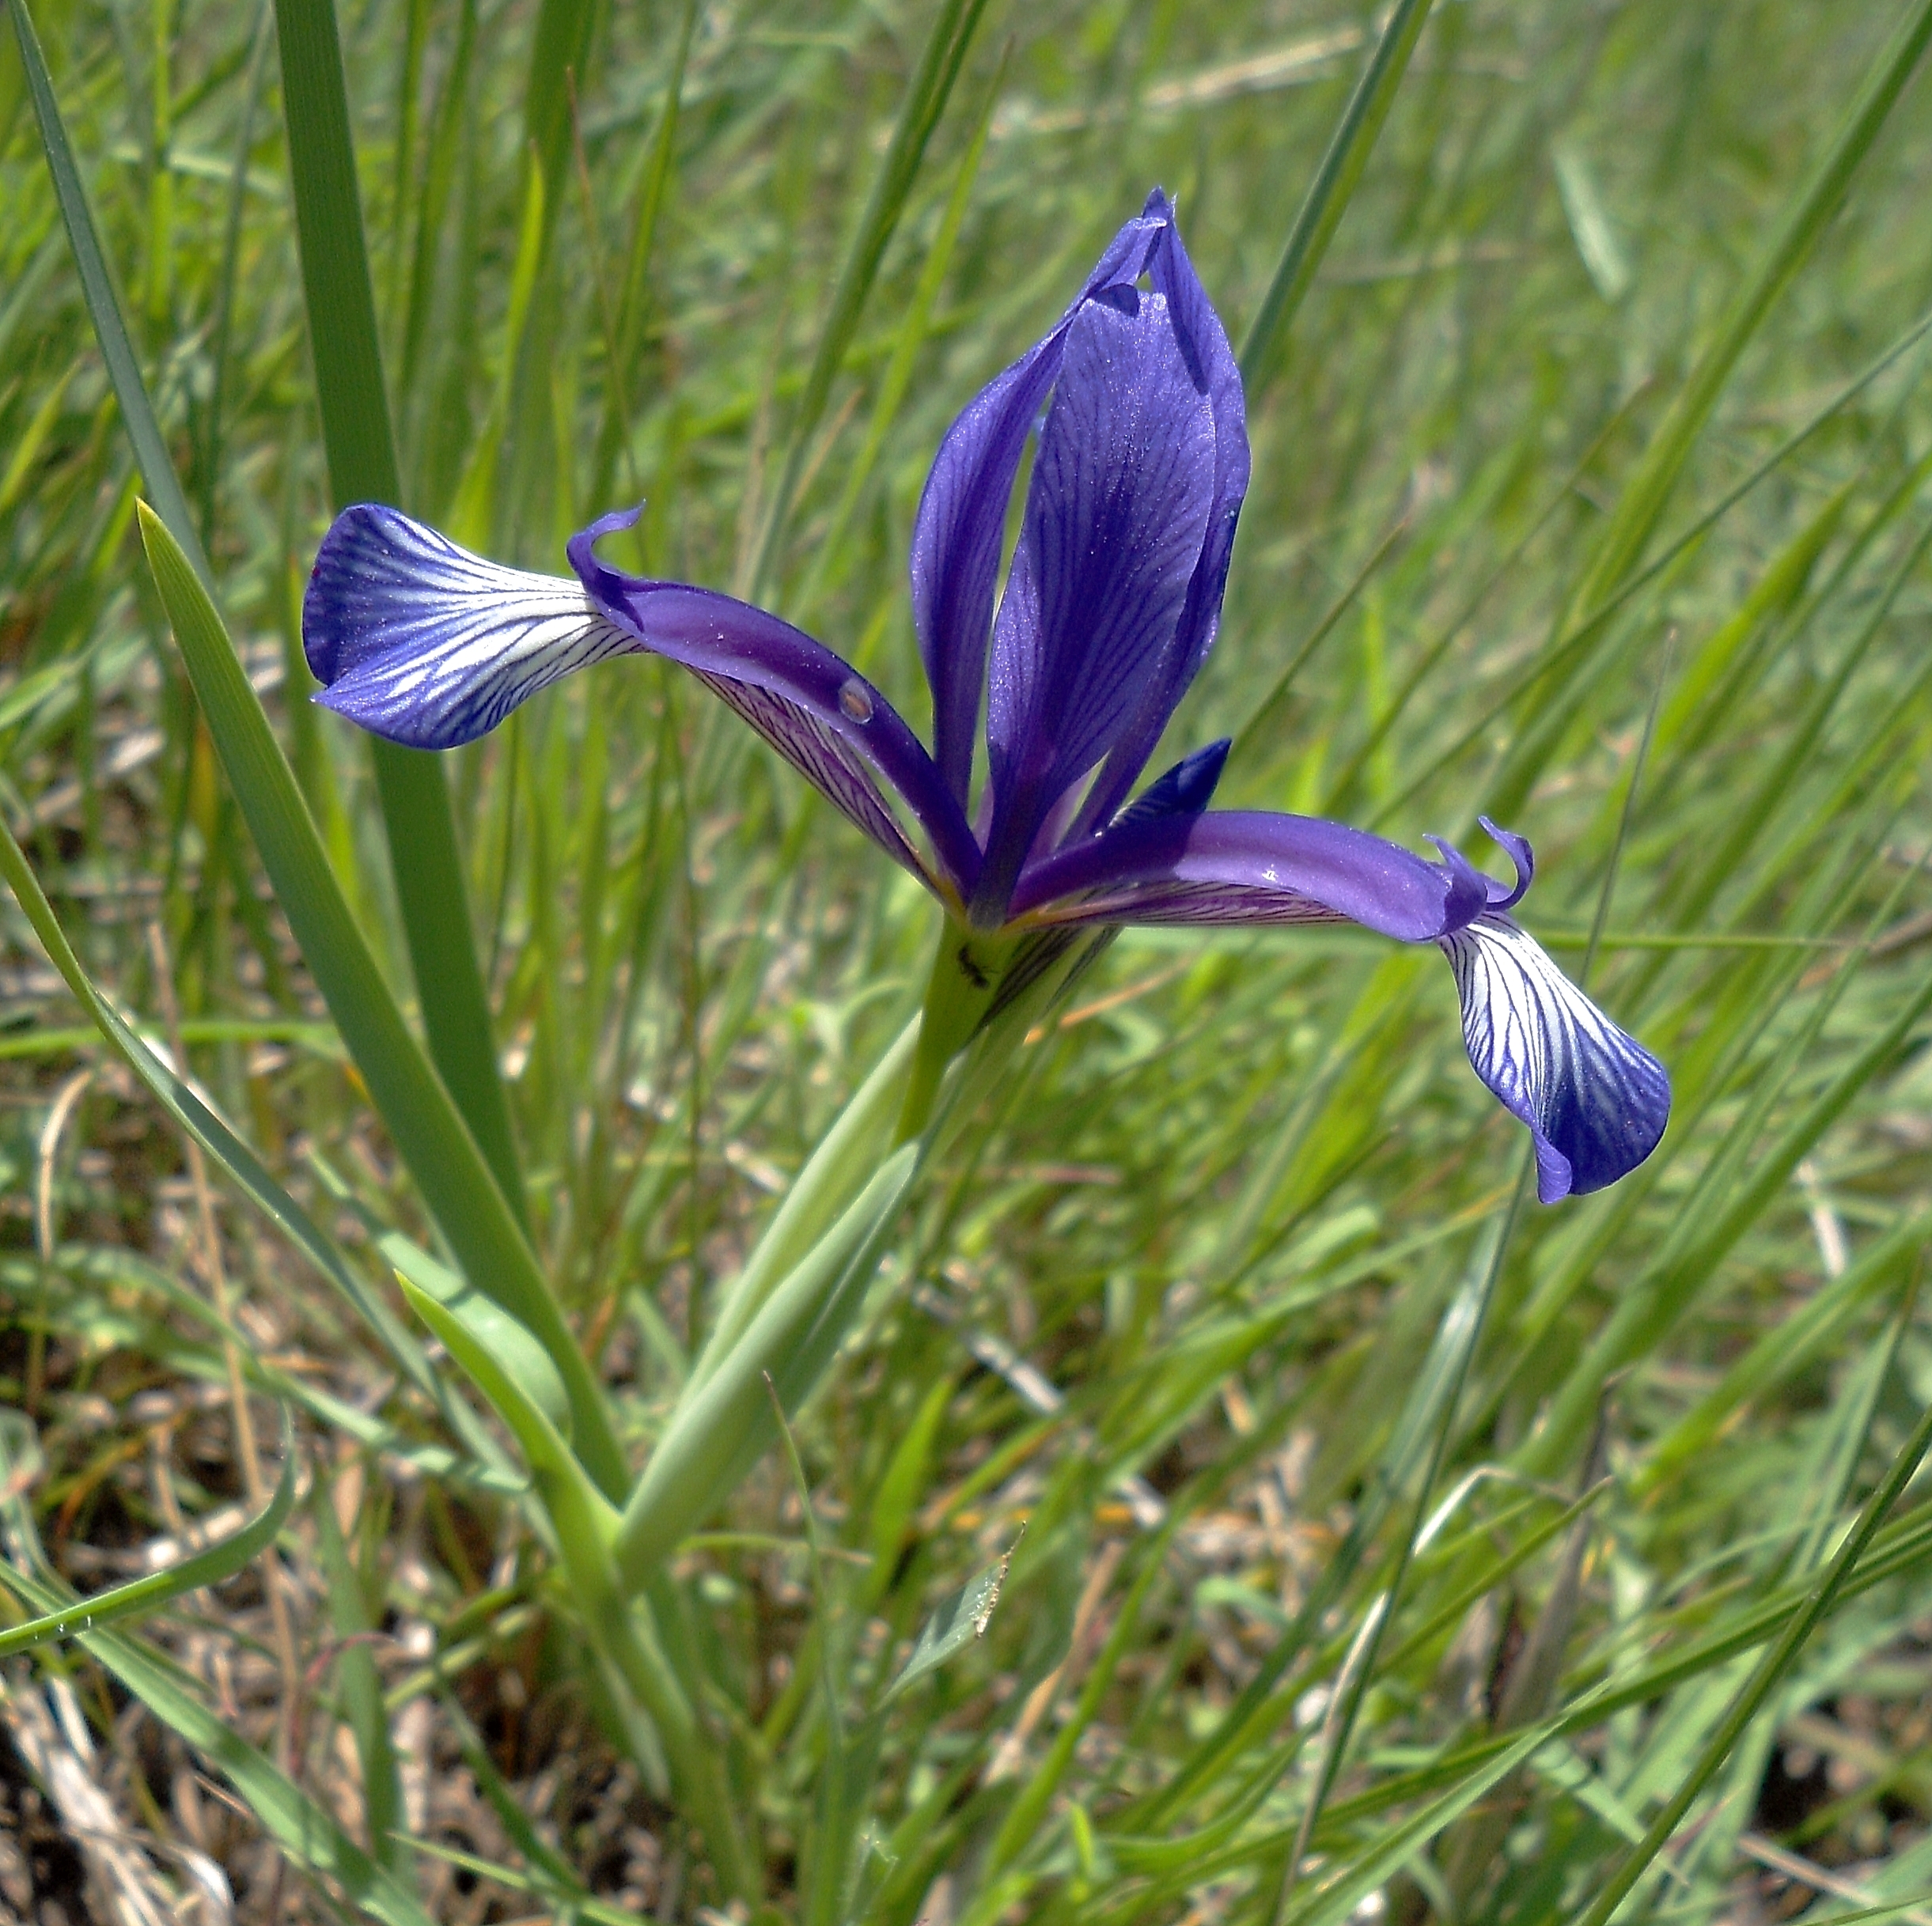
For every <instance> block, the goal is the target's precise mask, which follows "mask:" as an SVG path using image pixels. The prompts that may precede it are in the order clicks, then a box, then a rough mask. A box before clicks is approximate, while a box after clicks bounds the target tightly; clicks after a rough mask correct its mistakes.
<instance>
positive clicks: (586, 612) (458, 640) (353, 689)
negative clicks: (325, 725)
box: [302, 501, 638, 749]
mask: <svg viewBox="0 0 1932 1926" xmlns="http://www.w3.org/2000/svg"><path fill="white" fill-rule="evenodd" d="M302 648H303V650H304V653H305V654H306V655H307V656H308V658H309V668H310V669H311V670H313V672H314V675H315V679H316V681H317V682H319V683H321V684H322V694H320V696H318V697H317V698H316V700H317V701H318V702H322V703H324V704H325V705H326V706H328V707H329V708H331V709H337V710H339V712H340V713H342V714H343V715H345V716H347V717H349V719H350V721H353V722H358V723H360V724H361V725H362V727H363V728H366V729H368V730H369V731H371V732H373V733H374V734H376V735H377V736H387V737H388V740H390V741H391V742H398V743H403V744H407V745H408V747H411V748H412V749H453V748H455V747H457V746H458V745H459V744H463V743H466V742H473V741H474V740H475V739H476V738H477V737H478V736H482V735H485V734H487V732H489V731H490V730H491V729H493V728H495V727H496V725H498V723H499V722H501V721H502V720H503V718H504V717H506V715H508V714H509V713H510V711H511V710H512V709H514V708H515V707H516V706H517V704H518V703H519V702H524V701H526V700H527V699H528V698H529V697H531V696H532V695H534V694H536V692H537V691H538V690H540V689H541V688H544V687H546V686H547V684H549V683H553V682H555V680H556V679H557V678H558V677H559V675H568V674H569V673H570V671H571V670H572V669H576V668H583V667H584V665H585V664H586V663H590V662H599V661H601V660H604V657H607V656H613V655H623V654H626V653H631V652H633V651H635V649H637V648H638V641H637V640H636V638H635V637H633V636H632V635H631V634H628V633H627V631H626V630H623V629H621V628H619V627H618V626H616V624H614V623H612V622H610V621H608V619H606V618H605V617H604V616H603V615H600V613H599V612H598V611H597V609H596V608H594V607H593V606H592V605H591V603H590V600H589V597H588V596H585V593H584V590H583V586H582V585H581V583H578V582H574V581H569V580H568V579H560V578H559V577H556V576H554V575H532V574H529V573H526V572H525V570H523V569H506V568H502V567H500V566H498V564H497V563H495V562H486V561H484V560H483V558H482V557H481V556H479V555H472V554H470V553H469V551H468V550H467V549H462V548H459V547H456V544H455V543H453V542H451V541H449V540H447V539H445V537H443V536H442V535H438V533H437V532H436V531H435V530H434V528H425V527H424V526H423V525H422V523H421V522H419V521H412V520H411V519H410V518H409V517H407V515H404V514H403V513H400V511H399V510H397V509H391V508H385V507H382V506H381V505H379V504H377V503H375V502H367V501H366V502H360V503H358V504H357V505H355V506H354V507H353V508H347V509H343V512H342V513H341V514H339V515H338V516H337V517H335V524H334V525H333V526H332V527H331V528H330V530H329V532H328V534H327V535H325V536H324V537H323V540H322V547H321V549H320V551H319V552H318V553H317V554H316V563H315V567H314V569H313V571H312V572H311V573H310V575H309V588H308V591H307V592H306V593H305V596H303V598H302Z"/></svg>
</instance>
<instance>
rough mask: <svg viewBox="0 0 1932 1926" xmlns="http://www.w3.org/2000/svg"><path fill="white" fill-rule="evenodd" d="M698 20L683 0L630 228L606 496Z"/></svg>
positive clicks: (601, 492) (600, 457)
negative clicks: (654, 129) (687, 64)
mask: <svg viewBox="0 0 1932 1926" xmlns="http://www.w3.org/2000/svg"><path fill="white" fill-rule="evenodd" d="M697 24H698V0H684V6H683V9H682V10H681V11H680V13H679V15H678V23H677V40H676V44H675V46H674V47H673V48H672V55H671V71H670V73H669V75H668V76H667V77H666V78H665V84H664V104H663V106H662V107H661V108H659V109H658V111H657V132H656V134H654V135H653V138H652V140H651V145H650V157H649V158H648V159H647V160H646V162H645V165H644V179H643V180H642V184H640V185H639V187H638V200H637V214H636V217H635V219H634V220H633V221H632V223H631V251H630V255H629V257H628V259H627V261H626V263H625V266H624V279H623V293H622V294H621V296H620V297H619V301H618V304H617V339H616V342H615V344H614V351H615V353H616V361H615V362H614V364H613V365H612V368H611V369H610V371H609V373H608V376H607V378H606V384H605V392H604V422H603V426H602V427H601V428H600V429H599V431H598V434H597V460H596V462H595V464H593V468H592V471H591V472H592V476H593V482H592V489H591V494H592V498H593V500H596V501H604V499H605V498H607V497H608V494H609V493H610V488H611V478H612V474H613V473H614V472H615V471H616V467H617V455H618V451H619V448H621V447H622V446H623V439H624V437H625V436H626V434H627V433H629V431H630V426H631V423H630V410H631V379H632V376H633V375H634V374H635V371H636V368H637V358H638V346H639V344H640V342H642V339H643V337H644V319H645V314H646V309H647V308H648V307H649V305H650V268H651V262H652V259H653V255H654V252H655V250H656V247H657V218H658V216H659V214H661V213H662V211H663V209H664V197H665V190H666V189H667V188H668V187H669V185H670V182H671V168H672V162H673V161H675V159H676V155H677V129H678V120H679V115H680V108H681V107H682V104H683V100H684V69H685V66H686V63H687V62H688V61H689V59H690V58H691V32H692V30H693V28H695V27H696V25H697Z"/></svg>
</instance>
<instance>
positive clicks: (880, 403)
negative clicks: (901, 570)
mask: <svg viewBox="0 0 1932 1926" xmlns="http://www.w3.org/2000/svg"><path fill="white" fill-rule="evenodd" d="M1006 60H1007V55H1006V54H1005V53H1002V55H1001V56H1000V61H999V65H998V67H997V68H996V69H995V70H994V74H993V78H992V80H991V82H990V83H989V84H988V85H987V89H986V100H985V103H984V104H983V106H982V107H981V108H980V110H979V120H978V122H977V123H976V124H975V127H974V128H973V136H972V141H971V142H969V143H968V146H967V149H966V153H965V157H964V159H963V160H961V161H960V165H959V171H958V172H957V173H956V174H955V175H954V176H953V192H952V194H951V195H950V196H949V198H948V199H947V202H946V206H945V214H943V215H942V216H941V219H940V222H939V232H938V233H937V234H935V235H934V236H933V244H932V246H931V248H930V249H929V250H928V251H927V253H926V264H925V266H924V267H922V268H921V269H920V270H919V285H918V286H917V287H915V289H913V294H912V303H911V306H910V307H909V308H907V310H906V318H905V321H904V323H903V325H902V326H901V327H900V331H899V338H898V339H897V340H896V341H895V342H893V344H892V360H891V361H890V362H889V363H888V365H887V367H886V370H885V379H884V380H882V381H881V383H880V384H879V395H878V399H877V401H875V402H874V403H873V409H872V419H871V420H870V421H869V422H868V423H867V424H866V439H865V441H864V442H863V443H862V445H861V446H860V448H859V451H858V455H857V456H856V457H854V460H853V462H852V464H851V467H850V468H849V469H848V470H847V473H846V478H845V486H844V487H843V490H841V491H840V492H839V501H838V505H837V506H836V507H835V508H834V509H833V510H832V520H830V522H828V524H826V528H825V532H824V534H823V535H820V536H819V537H818V538H817V543H816V554H815V555H814V557H813V563H812V572H811V573H810V574H809V576H808V577H806V578H805V586H804V587H803V588H801V589H800V590H799V592H798V596H797V611H796V613H797V619H798V620H799V621H800V622H809V621H810V620H811V619H812V614H813V607H814V606H815V604H816V602H817V600H818V597H819V595H820V591H821V590H822V589H823V588H824V582H825V578H826V575H827V573H828V570H829V569H830V568H831V567H832V565H833V563H834V562H835V560H836V558H837V556H838V554H839V548H840V547H841V545H842V543H843V541H844V539H845V532H846V529H847V528H848V527H849V526H850V523H851V520H852V517H853V514H854V512H855V511H856V510H857V509H858V504H859V498H860V497H861V496H862V495H863V494H864V493H865V491H866V484H867V483H868V482H869V481H870V480H871V479H872V473H873V469H874V468H875V467H877V465H878V460H879V456H880V453H881V450H882V449H883V448H885V438H886V436H887V435H888V433H890V432H891V430H892V423H893V422H894V421H895V420H896V419H897V418H898V414H899V409H900V403H903V401H904V399H905V398H906V391H907V388H910V387H911V384H912V369H913V364H914V363H915V361H917V359H918V358H919V349H920V347H921V346H922V344H923V342H924V341H925V339H926V329H927V327H928V326H929V325H930V323H931V321H932V316H933V305H934V302H935V301H938V298H939V290H940V288H941V286H943V285H944V283H945V278H946V270H947V269H948V268H949V267H950V266H951V265H952V264H953V248H955V247H956V246H957V244H958V241H959V236H960V227H961V225H963V224H964V221H965V218H966V209H967V206H968V202H970V201H971V199H972V185H973V183H974V182H975V180H977V179H978V178H979V163H980V161H981V160H982V159H983V157H984V156H985V153H986V143H987V135H988V134H991V132H992V131H993V109H994V108H995V107H996V106H997V105H998V103H999V95H1000V89H1001V87H1002V85H1003V83H1004V82H1005V80H1006Z"/></svg>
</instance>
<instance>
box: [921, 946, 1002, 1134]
mask: <svg viewBox="0 0 1932 1926" xmlns="http://www.w3.org/2000/svg"><path fill="white" fill-rule="evenodd" d="M1013 948H1014V942H1013V938H1012V937H1006V936H994V937H983V936H979V935H978V934H976V933H975V932H973V931H972V930H970V929H967V928H965V927H964V925H962V924H959V923H956V922H954V921H953V919H952V918H950V917H948V918H946V921H945V927H944V928H943V929H941V931H940V933H939V948H938V952H937V953H936V954H935V955H934V958H933V971H932V974H931V976H930V978H928V979H927V982H926V1007H925V1009H924V1011H923V1012H922V1014H921V1016H920V1018H919V1046H918V1050H917V1051H916V1052H915V1055H914V1057H913V1060H912V1076H911V1080H910V1081H908V1083H907V1085H906V1099H905V1102H904V1103H903V1106H902V1107H901V1108H900V1113H899V1131H898V1134H897V1136H896V1137H895V1138H894V1140H893V1141H895V1142H896V1143H900V1144H907V1143H910V1142H911V1141H912V1139H913V1138H914V1137H917V1136H919V1134H920V1133H921V1132H922V1131H923V1130H924V1129H925V1128H926V1125H927V1124H928V1123H929V1122H931V1120H932V1114H933V1099H934V1098H935V1097H936V1096H937V1095H938V1094H939V1080H940V1078H941V1077H942V1076H944V1075H945V1067H946V1065H948V1064H949V1063H950V1062H951V1061H953V1058H955V1057H957V1055H958V1054H959V1053H960V1051H961V1050H964V1048H965V1047H966V1046H967V1044H968V1043H969V1042H971V1041H972V1034H973V1032H974V1031H975V1030H977V1029H978V1028H979V1025H980V1024H981V1022H982V1021H983V1020H984V1018H985V1016H986V1013H987V1011H988V1010H990V1009H991V1008H992V1007H993V997H994V992H995V991H996V990H997V989H998V988H999V980H1000V978H1001V977H1002V974H1005V971H1006V966H1007V964H1008V963H1010V962H1011V961H1012V959H1013Z"/></svg>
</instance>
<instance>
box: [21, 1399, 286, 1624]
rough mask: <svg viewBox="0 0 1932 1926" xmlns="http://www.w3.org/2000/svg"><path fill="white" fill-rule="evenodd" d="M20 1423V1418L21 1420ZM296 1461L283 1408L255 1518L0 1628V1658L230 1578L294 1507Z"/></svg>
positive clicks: (151, 1609)
mask: <svg viewBox="0 0 1932 1926" xmlns="http://www.w3.org/2000/svg"><path fill="white" fill-rule="evenodd" d="M9 1415H11V1414H9ZM21 1422H22V1423H23V1424H24V1423H25V1419H24V1418H23V1419H21ZM7 1455H8V1456H9V1457H10V1458H17V1456H18V1453H17V1451H9V1452H8V1454H7ZM297 1464H298V1460H297V1456H296V1452H295V1432H294V1427H293V1426H292V1425H290V1422H289V1415H288V1413H287V1411H286V1409H285V1410H284V1411H283V1412H282V1476H281V1478H280V1480H279V1481H278V1482H277V1484H276V1485H275V1496H274V1497H272V1498H271V1499H270V1500H269V1501H268V1503H267V1505H266V1506H265V1507H264V1508H263V1510H262V1511H261V1512H260V1513H259V1515H257V1516H256V1517H254V1518H252V1519H249V1521H248V1523H247V1524H245V1525H244V1526H243V1527H241V1530H240V1531H235V1532H231V1533H230V1534H229V1535H228V1537H226V1538H223V1539H222V1542H220V1543H219V1544H218V1545H210V1546H207V1547H206V1549H205V1550H202V1551H199V1552H196V1553H195V1554H194V1555H193V1556H192V1557H188V1558H184V1559H183V1560H182V1561H181V1562H180V1564H179V1565H169V1567H168V1568H166V1569H165V1571H161V1572H150V1573H149V1575H148V1576H146V1578H137V1579H131V1580H129V1581H128V1583H127V1584H125V1585H116V1586H115V1587H113V1588H112V1590H111V1591H97V1592H96V1593H95V1594H94V1595H93V1597H91V1598H86V1599H76V1600H75V1601H74V1602H73V1604H71V1605H69V1606H60V1607H58V1608H56V1609H55V1610H51V1611H46V1612H43V1613H42V1614H40V1617H39V1618H30V1619H28V1621H27V1622H26V1624H25V1625H10V1626H9V1627H8V1628H7V1629H6V1631H4V1632H0V1659H10V1658H11V1657H13V1655H14V1653H15V1652H28V1651H31V1650H32V1648H33V1647H34V1646H36V1645H44V1644H46V1643H47V1640H50V1639H57V1638H78V1637H80V1635H81V1633H83V1632H93V1631H97V1630H99V1629H100V1628H102V1627H103V1626H106V1625H113V1624H115V1623H116V1622H118V1621H119V1620H121V1619H123V1618H152V1617H153V1614H155V1613H156V1612H158V1611H163V1610H165V1609H166V1608H167V1606H168V1605H169V1602H171V1601H172V1600H173V1599H178V1598H180V1597H181V1596H182V1595H184V1593H187V1592H190V1591H196V1590H198V1589H199V1587H202V1586H203V1585H218V1584H222V1581H223V1580H225V1579H230V1578H233V1576H235V1574H236V1573H237V1572H239V1571H241V1570H242V1569H243V1568H244V1567H245V1566H247V1565H249V1564H251V1563H252V1562H253V1561H254V1560H255V1559H256V1557H259V1555H260V1553H263V1552H264V1551H266V1550H267V1549H268V1547H269V1546H271V1545H272V1544H274V1543H275V1534H276V1533H277V1532H278V1531H280V1530H281V1529H282V1524H283V1523H284V1521H285V1520H286V1519H287V1517H288V1515H289V1513H290V1511H291V1510H292V1509H294V1504H295V1474H296V1470H297ZM16 1582H17V1574H16V1573H15V1572H13V1570H12V1569H11V1568H9V1567H6V1566H0V1585H4V1586H7V1587H14V1586H15V1584H16ZM23 1595H24V1594H23Z"/></svg>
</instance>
